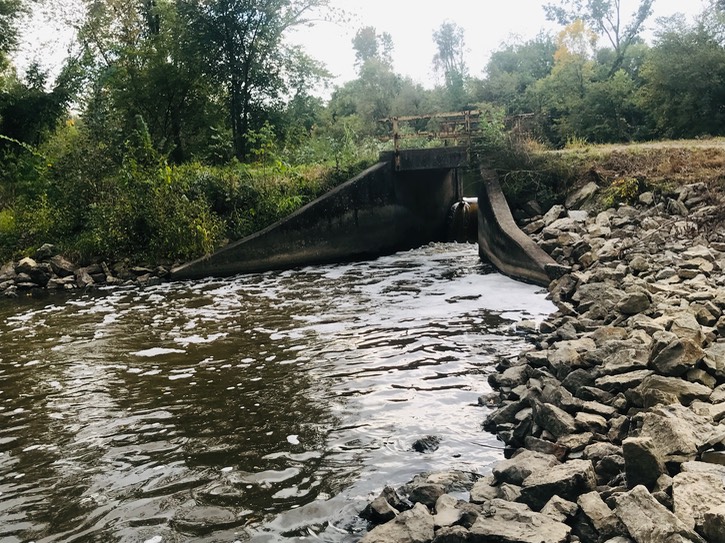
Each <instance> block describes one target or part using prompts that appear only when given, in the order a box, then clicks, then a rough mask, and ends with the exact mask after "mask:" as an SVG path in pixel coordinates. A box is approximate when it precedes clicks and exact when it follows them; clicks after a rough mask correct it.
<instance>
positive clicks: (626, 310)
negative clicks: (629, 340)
mask: <svg viewBox="0 0 725 543" xmlns="http://www.w3.org/2000/svg"><path fill="white" fill-rule="evenodd" d="M650 303H651V302H650V297H649V295H648V294H647V293H646V292H644V291H636V292H631V293H627V294H626V295H625V296H624V297H622V298H621V299H620V300H619V302H618V303H617V311H619V312H620V313H622V314H623V315H636V314H637V313H642V312H644V311H647V310H648V309H649V306H650Z"/></svg>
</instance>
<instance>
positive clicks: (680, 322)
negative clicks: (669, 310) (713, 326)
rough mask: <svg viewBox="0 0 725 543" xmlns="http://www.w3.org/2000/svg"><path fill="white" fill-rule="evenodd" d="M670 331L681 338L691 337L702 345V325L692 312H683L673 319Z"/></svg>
mask: <svg viewBox="0 0 725 543" xmlns="http://www.w3.org/2000/svg"><path fill="white" fill-rule="evenodd" d="M670 332H672V333H673V334H675V335H676V336H677V337H679V338H680V339H689V340H692V341H693V342H694V343H696V344H697V345H702V340H703V335H702V326H700V323H698V322H697V319H696V318H695V315H693V314H692V313H689V312H682V313H680V314H678V315H677V316H676V317H675V318H674V319H672V324H671V325H670Z"/></svg>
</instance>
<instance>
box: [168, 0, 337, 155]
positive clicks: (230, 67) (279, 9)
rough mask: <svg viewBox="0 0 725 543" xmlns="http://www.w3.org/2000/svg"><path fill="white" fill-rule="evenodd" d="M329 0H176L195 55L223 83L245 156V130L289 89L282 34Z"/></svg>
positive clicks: (254, 126) (237, 143)
mask: <svg viewBox="0 0 725 543" xmlns="http://www.w3.org/2000/svg"><path fill="white" fill-rule="evenodd" d="M326 3H327V2H326V0H178V4H179V5H180V7H181V13H182V14H183V18H184V21H185V23H186V24H187V25H188V27H189V29H190V30H191V32H190V36H191V37H192V39H193V43H194V45H195V48H196V55H195V56H196V58H197V59H198V62H199V63H200V66H202V68H203V70H204V72H205V73H206V74H207V75H208V76H209V77H210V78H211V80H212V81H213V82H214V83H215V84H217V85H221V86H222V87H223V89H224V91H225V95H226V100H227V104H228V119H229V126H230V127H231V132H232V141H233V147H234V151H235V154H236V156H237V157H238V158H239V159H241V160H243V159H245V158H246V157H247V154H248V151H249V149H248V147H247V139H246V137H245V135H246V134H247V132H248V131H249V130H256V129H259V128H260V127H261V126H262V125H263V124H264V121H265V120H266V119H265V115H264V112H265V111H267V110H269V109H270V108H274V106H276V105H277V104H278V103H279V102H280V101H281V100H282V99H283V97H284V94H285V92H286V90H287V85H286V81H285V78H284V68H285V66H286V65H287V61H288V59H289V55H290V49H289V47H287V46H286V44H285V41H284V34H285V32H286V31H287V30H289V29H290V28H293V27H296V26H300V25H303V24H305V23H306V22H308V20H309V16H310V14H311V12H312V10H314V9H319V8H322V7H324V6H325V5H326Z"/></svg>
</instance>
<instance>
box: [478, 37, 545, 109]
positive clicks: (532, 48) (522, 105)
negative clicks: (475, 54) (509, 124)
mask: <svg viewBox="0 0 725 543" xmlns="http://www.w3.org/2000/svg"><path fill="white" fill-rule="evenodd" d="M556 48H557V47H556V43H555V42H554V40H553V39H552V38H551V36H549V35H547V34H540V35H539V36H537V37H536V38H534V39H532V40H529V41H527V42H524V43H510V44H507V45H505V46H503V47H502V48H501V49H499V50H498V51H494V53H493V54H492V55H491V58H490V60H489V61H488V64H486V78H485V79H484V80H483V81H482V82H481V84H480V90H479V98H480V100H482V101H485V102H491V103H494V104H497V105H499V106H503V107H505V109H506V112H507V113H509V114H518V113H529V112H531V111H533V110H532V107H531V104H530V103H529V99H528V98H529V97H528V95H527V92H528V90H529V89H530V88H531V86H532V85H533V84H534V83H536V81H538V80H539V79H543V78H544V77H546V76H548V75H549V74H550V73H551V70H552V68H553V66H554V52H555V51H556Z"/></svg>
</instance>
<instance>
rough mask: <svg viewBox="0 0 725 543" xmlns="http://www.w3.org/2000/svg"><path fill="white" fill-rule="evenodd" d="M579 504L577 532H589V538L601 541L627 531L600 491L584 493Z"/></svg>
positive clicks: (578, 501)
mask: <svg viewBox="0 0 725 543" xmlns="http://www.w3.org/2000/svg"><path fill="white" fill-rule="evenodd" d="M577 504H578V505H579V514H578V515H577V520H578V521H579V522H578V523H577V524H578V529H577V530H575V531H576V532H579V533H581V532H583V531H586V532H589V533H590V537H589V539H590V540H592V541H601V540H603V539H606V538H610V537H614V536H617V535H621V534H623V533H626V528H625V527H624V525H623V524H622V522H621V521H620V520H619V518H618V517H617V515H615V514H614V511H612V510H611V509H610V508H609V506H607V504H606V503H604V500H602V497H601V496H600V495H599V492H588V493H586V494H582V495H581V496H579V499H578V500H577ZM580 537H581V536H580Z"/></svg>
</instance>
